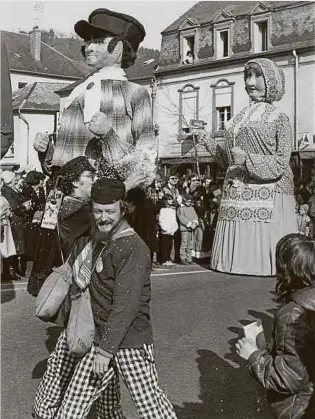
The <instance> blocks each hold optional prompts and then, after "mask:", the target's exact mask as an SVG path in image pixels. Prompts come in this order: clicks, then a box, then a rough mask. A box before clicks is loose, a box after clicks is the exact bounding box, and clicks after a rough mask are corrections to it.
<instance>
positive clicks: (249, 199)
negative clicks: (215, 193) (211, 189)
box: [219, 182, 275, 223]
mask: <svg viewBox="0 0 315 419" xmlns="http://www.w3.org/2000/svg"><path fill="white" fill-rule="evenodd" d="M238 183H239V184H238V185H235V184H234V185H232V186H230V187H227V188H224V190H223V192H222V199H221V203H220V213H219V219H221V220H222V219H223V220H228V221H254V222H257V221H258V222H265V223H270V222H271V221H272V218H273V208H274V196H275V191H274V189H275V184H274V183H273V184H268V185H256V184H244V183H241V182H238Z"/></svg>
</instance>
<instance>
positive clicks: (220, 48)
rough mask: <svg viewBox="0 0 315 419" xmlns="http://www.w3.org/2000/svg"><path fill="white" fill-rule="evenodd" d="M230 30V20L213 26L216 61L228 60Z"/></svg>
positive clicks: (231, 25) (231, 28)
mask: <svg viewBox="0 0 315 419" xmlns="http://www.w3.org/2000/svg"><path fill="white" fill-rule="evenodd" d="M232 30H233V21H232V20H229V21H228V22H220V23H215V24H214V50H215V58H216V59H222V58H228V57H230V56H231V54H232V49H231V40H232Z"/></svg>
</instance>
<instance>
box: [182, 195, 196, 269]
mask: <svg viewBox="0 0 315 419" xmlns="http://www.w3.org/2000/svg"><path fill="white" fill-rule="evenodd" d="M192 200H193V197H192V196H191V195H189V194H185V195H183V202H182V205H181V206H180V207H178V209H177V218H178V220H179V228H180V233H181V245H180V258H181V264H182V265H194V262H193V261H192V250H193V247H194V239H195V236H194V232H195V230H196V228H197V226H198V224H199V222H198V215H197V213H196V211H195V209H194V207H193V205H192Z"/></svg>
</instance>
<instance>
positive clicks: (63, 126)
mask: <svg viewBox="0 0 315 419" xmlns="http://www.w3.org/2000/svg"><path fill="white" fill-rule="evenodd" d="M74 29H75V32H76V33H77V34H78V35H79V36H80V37H81V38H82V39H83V40H84V42H85V45H84V47H83V48H82V53H83V55H84V56H85V58H86V62H87V64H88V65H89V66H91V67H94V69H95V71H94V72H93V73H91V74H89V75H88V76H87V77H85V78H84V79H83V80H82V81H80V82H79V83H74V85H73V86H74V88H73V90H72V91H71V93H70V95H69V96H68V98H67V99H66V103H65V107H64V110H63V112H62V115H61V118H60V128H59V131H58V134H57V138H56V142H55V144H54V143H53V142H52V141H50V137H49V136H48V134H43V133H38V134H37V135H36V138H35V141H34V148H35V149H36V150H37V151H38V156H39V159H40V161H41V164H42V167H43V170H44V171H45V172H46V173H51V174H52V175H53V174H54V173H56V168H58V167H60V166H62V165H63V164H65V163H67V162H68V161H69V160H71V159H73V158H75V157H78V156H82V155H84V154H85V151H86V149H87V146H88V148H89V150H90V149H91V148H92V149H94V151H95V153H94V154H96V155H99V156H100V158H99V162H98V168H99V170H100V176H106V177H112V178H116V179H119V180H122V181H124V183H125V185H126V188H127V189H131V188H133V187H135V186H139V185H140V186H141V185H149V184H150V183H151V182H152V180H153V178H154V174H155V159H156V147H155V139H154V129H153V124H152V113H151V102H150V97H149V94H148V92H147V90H146V89H145V88H144V87H142V86H139V85H137V84H135V83H132V82H130V81H128V80H127V77H126V74H125V72H124V70H123V69H125V68H128V67H129V66H131V65H132V64H133V63H134V61H135V58H136V52H137V49H138V47H139V44H140V42H141V41H142V40H143V39H144V36H145V30H144V28H143V26H142V25H141V23H140V22H138V21H137V20H136V19H134V18H133V17H131V16H128V15H125V14H122V13H116V12H113V11H110V10H107V9H97V10H94V11H93V12H92V13H91V14H90V16H89V19H88V22H87V21H85V20H81V21H79V22H77V23H76V24H75V26H74Z"/></svg>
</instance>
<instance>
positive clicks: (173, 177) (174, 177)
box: [170, 176, 178, 180]
mask: <svg viewBox="0 0 315 419" xmlns="http://www.w3.org/2000/svg"><path fill="white" fill-rule="evenodd" d="M170 179H174V180H177V179H178V177H177V176H171V177H170Z"/></svg>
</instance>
